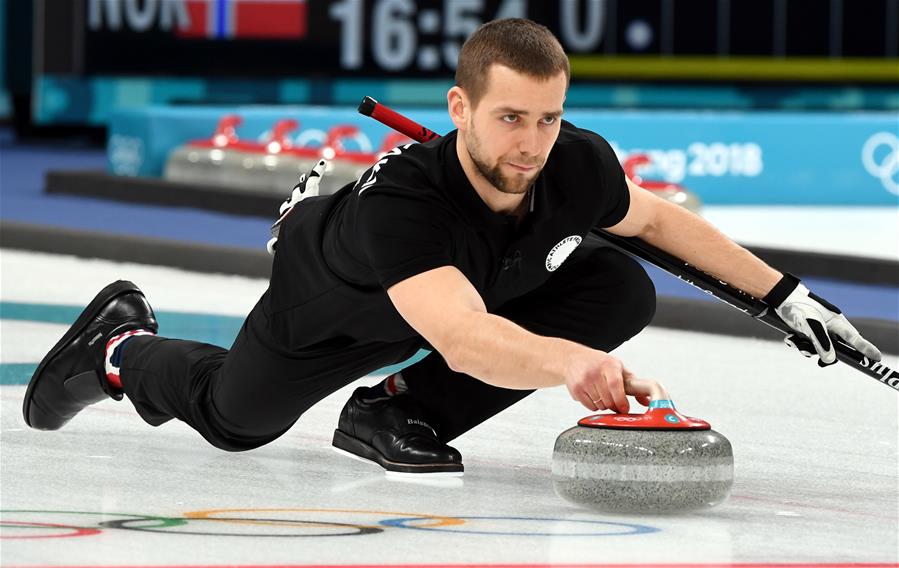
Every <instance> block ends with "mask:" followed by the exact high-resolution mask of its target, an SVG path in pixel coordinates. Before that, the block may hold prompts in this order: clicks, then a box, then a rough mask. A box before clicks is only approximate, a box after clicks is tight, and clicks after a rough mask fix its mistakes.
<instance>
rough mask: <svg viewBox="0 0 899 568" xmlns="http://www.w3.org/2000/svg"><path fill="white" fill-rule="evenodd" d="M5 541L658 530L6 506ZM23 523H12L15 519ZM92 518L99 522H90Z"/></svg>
mask: <svg viewBox="0 0 899 568" xmlns="http://www.w3.org/2000/svg"><path fill="white" fill-rule="evenodd" d="M0 513H2V517H3V518H2V519H0V527H2V533H3V534H2V535H0V539H2V540H33V539H59V538H72V537H86V536H95V535H99V534H102V533H103V532H105V531H107V530H110V529H112V530H124V531H132V532H139V533H156V534H160V533H161V534H170V535H193V536H211V537H251V538H260V537H273V538H285V537H286V538H297V537H305V538H310V537H311V538H324V537H346V536H363V535H376V534H380V533H384V532H385V531H388V530H416V531H430V532H441V533H450V534H463V535H465V534H468V535H471V534H480V535H503V536H521V537H537V536H545V537H553V538H558V537H560V536H569V537H601V536H627V535H637V534H648V533H653V532H658V531H659V530H660V529H658V528H656V527H651V526H647V525H640V524H632V523H624V522H612V521H603V520H596V519H570V518H565V519H560V518H532V517H502V516H465V517H448V516H443V515H429V514H422V513H402V512H395V511H370V510H363V509H308V508H264V509H259V508H251V509H206V510H201V511H190V512H187V513H184V514H182V515H180V516H176V517H163V516H156V515H144V514H135V513H112V512H108V511H103V512H91V511H50V510H29V509H3V510H0ZM10 515H13V516H17V517H19V518H18V519H10V518H9V516H10ZM92 517H96V518H97V519H96V520H94V521H91V520H90V519H91V518H92Z"/></svg>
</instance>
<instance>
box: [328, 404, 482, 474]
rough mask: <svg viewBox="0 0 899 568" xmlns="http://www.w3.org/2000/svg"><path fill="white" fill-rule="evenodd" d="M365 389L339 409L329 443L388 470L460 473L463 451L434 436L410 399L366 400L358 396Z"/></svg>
mask: <svg viewBox="0 0 899 568" xmlns="http://www.w3.org/2000/svg"><path fill="white" fill-rule="evenodd" d="M367 390H368V389H366V388H364V387H363V388H359V389H356V391H355V392H354V393H353V396H352V397H350V400H349V401H347V403H346V405H345V406H344V407H343V410H342V411H341V412H340V419H339V420H338V422H337V429H336V430H334V440H333V442H332V445H333V446H334V447H335V448H336V449H337V450H338V451H340V452H341V453H343V452H346V453H349V454H351V457H359V458H362V459H363V460H366V461H371V462H374V463H376V464H378V465H380V466H381V467H383V468H384V469H386V470H387V471H388V472H391V473H414V474H433V475H444V476H459V475H462V472H463V471H464V468H463V467H462V455H461V454H460V453H459V451H458V450H456V449H455V448H452V447H450V446H447V445H446V444H444V443H442V442H440V440H438V439H437V433H436V432H434V429H433V428H431V427H430V426H429V425H428V423H427V421H426V420H425V419H423V418H422V415H423V413H422V411H421V409H420V408H419V407H418V404H417V403H416V402H415V400H414V399H413V398H412V397H410V396H409V395H406V394H398V395H395V396H391V397H387V398H382V399H379V400H376V401H371V402H366V401H365V400H364V399H363V398H362V396H361V395H362V393H363V392H366V391H367Z"/></svg>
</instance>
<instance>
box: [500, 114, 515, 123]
mask: <svg viewBox="0 0 899 568" xmlns="http://www.w3.org/2000/svg"><path fill="white" fill-rule="evenodd" d="M517 121H518V116H516V115H514V114H506V115H503V122H508V123H509V124H512V123H513V122H517Z"/></svg>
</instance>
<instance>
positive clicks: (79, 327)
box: [22, 280, 143, 427]
mask: <svg viewBox="0 0 899 568" xmlns="http://www.w3.org/2000/svg"><path fill="white" fill-rule="evenodd" d="M134 292H137V293H138V294H142V293H143V292H141V290H140V288H138V287H137V286H136V285H135V284H134V283H133V282H128V281H127V280H119V281H117V282H113V283H112V284H110V285H108V286H106V287H105V288H103V289H102V290H100V292H99V293H98V294H97V296H96V297H95V298H94V299H93V300H92V301H91V303H90V304H88V305H87V307H86V308H84V311H82V312H81V315H79V316H78V318H77V319H76V320H75V323H73V324H72V326H71V327H70V328H69V330H68V331H67V332H66V333H65V335H63V336H62V339H60V340H59V341H57V342H56V345H54V346H53V349H51V350H50V352H49V353H47V354H46V355H45V356H44V358H43V359H42V360H41V362H40V364H39V365H38V366H37V370H36V371H35V372H34V375H32V377H31V380H30V381H29V382H28V389H27V390H26V391H25V400H24V401H22V416H23V417H24V418H25V424H27V425H28V426H29V427H31V418H30V413H31V402H32V398H33V396H34V389H35V388H36V387H37V385H38V384H40V382H41V374H42V373H43V372H44V369H45V368H46V367H47V365H49V364H50V363H52V362H53V360H54V359H55V358H56V356H57V355H59V353H60V351H62V350H63V348H64V347H65V346H66V345H67V344H68V343H69V342H70V341H72V339H73V338H74V337H76V336H77V335H79V334H80V333H81V332H83V331H84V330H85V328H87V325H88V324H89V323H90V322H91V321H93V319H94V318H95V317H97V314H99V313H100V310H101V309H102V308H103V307H104V306H105V305H106V304H108V303H109V302H111V301H112V300H114V299H116V298H118V297H119V296H122V295H124V294H131V293H134Z"/></svg>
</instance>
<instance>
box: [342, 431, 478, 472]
mask: <svg viewBox="0 0 899 568" xmlns="http://www.w3.org/2000/svg"><path fill="white" fill-rule="evenodd" d="M331 445H332V446H334V449H335V451H337V453H339V454H341V455H346V456H347V457H351V458H353V459H356V460H360V461H364V462H367V463H373V464H375V465H379V466H381V467H382V468H384V469H385V470H387V472H388V473H407V474H415V475H422V476H427V475H440V476H452V477H460V476H462V475H463V473H464V472H465V468H464V467H463V466H462V464H460V463H439V464H435V463H428V464H417V463H402V462H395V461H391V460H389V459H387V458H385V457H384V455H383V454H382V453H381V452H379V451H378V450H376V449H375V448H373V447H372V446H370V445H368V444H366V443H365V442H363V441H362V440H359V439H358V438H354V437H352V436H350V435H349V434H346V433H344V432H341V431H340V430H334V438H333V440H332V441H331Z"/></svg>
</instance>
